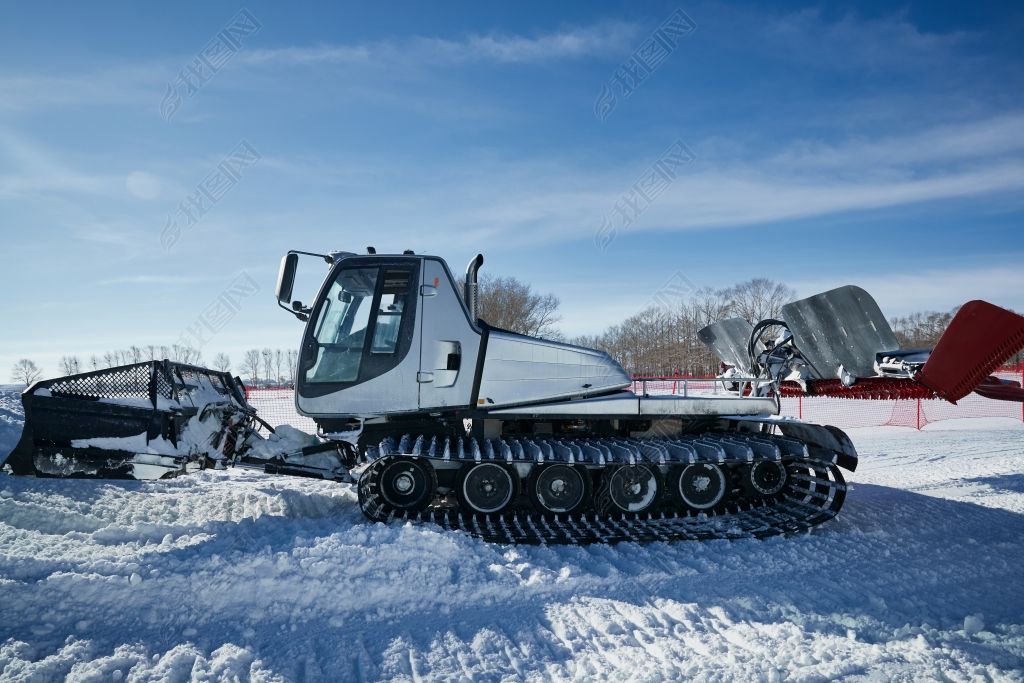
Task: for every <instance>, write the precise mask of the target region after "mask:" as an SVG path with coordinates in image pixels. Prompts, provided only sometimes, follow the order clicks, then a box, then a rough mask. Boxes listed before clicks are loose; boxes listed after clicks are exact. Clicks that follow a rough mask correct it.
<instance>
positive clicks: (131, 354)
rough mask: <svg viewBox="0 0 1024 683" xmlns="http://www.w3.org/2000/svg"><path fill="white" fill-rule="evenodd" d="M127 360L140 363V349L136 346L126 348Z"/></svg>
mask: <svg viewBox="0 0 1024 683" xmlns="http://www.w3.org/2000/svg"><path fill="white" fill-rule="evenodd" d="M128 362H129V363H141V362H142V349H141V348H139V347H138V346H132V347H130V348H129V349H128Z"/></svg>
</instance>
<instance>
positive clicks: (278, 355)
mask: <svg viewBox="0 0 1024 683" xmlns="http://www.w3.org/2000/svg"><path fill="white" fill-rule="evenodd" d="M283 365H284V351H282V350H281V349H274V377H275V378H276V381H277V382H278V384H283V383H284V374H283V373H282V372H281V371H282V370H283V369H284V368H283Z"/></svg>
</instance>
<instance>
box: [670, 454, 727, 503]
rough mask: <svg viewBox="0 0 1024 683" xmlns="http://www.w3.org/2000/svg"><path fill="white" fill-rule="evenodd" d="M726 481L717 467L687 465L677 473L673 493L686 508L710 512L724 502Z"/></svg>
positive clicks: (705, 464) (708, 464) (710, 465)
mask: <svg viewBox="0 0 1024 683" xmlns="http://www.w3.org/2000/svg"><path fill="white" fill-rule="evenodd" d="M728 481H729V479H728V477H727V476H726V474H725V471H724V470H723V469H722V468H721V467H719V466H718V465H714V464H712V463H700V464H696V465H687V466H686V467H684V468H683V469H681V470H678V472H677V477H676V479H675V491H674V493H675V495H676V496H677V497H678V498H679V500H680V501H681V502H682V503H683V505H685V506H686V507H688V508H691V509H693V510H700V511H705V510H710V509H711V508H713V507H715V506H716V505H718V504H720V503H721V502H722V501H723V500H725V496H726V494H727V493H728V491H729V487H728Z"/></svg>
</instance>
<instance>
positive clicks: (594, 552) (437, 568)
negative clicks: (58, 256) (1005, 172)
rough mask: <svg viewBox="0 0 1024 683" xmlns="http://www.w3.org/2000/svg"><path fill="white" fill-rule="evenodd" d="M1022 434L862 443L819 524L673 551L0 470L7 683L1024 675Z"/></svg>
mask: <svg viewBox="0 0 1024 683" xmlns="http://www.w3.org/2000/svg"><path fill="white" fill-rule="evenodd" d="M285 431H287V430H285ZM1021 434H1022V432H1021V431H1020V430H1017V431H1010V430H1005V431H986V432H935V433H929V432H924V433H917V432H914V431H912V430H899V429H880V430H874V431H873V432H872V433H871V434H868V435H865V436H863V437H859V438H856V443H857V445H858V447H859V448H860V450H861V453H862V456H863V457H862V460H861V463H860V467H859V468H858V471H857V472H856V473H855V474H854V475H852V476H851V480H852V490H851V492H850V495H849V497H848V499H847V503H846V506H845V507H844V509H843V512H842V513H841V514H840V515H839V517H838V518H837V519H836V520H834V521H832V522H829V523H827V524H825V525H823V526H822V527H820V528H818V529H816V530H815V531H813V532H811V533H808V534H802V535H800V536H796V537H792V538H771V539H767V540H764V541H755V540H744V541H735V542H728V541H714V542H707V543H677V544H672V545H668V544H663V543H652V544H648V545H636V544H620V545H616V546H586V547H565V546H559V547H507V546H498V545H492V544H488V543H485V542H482V541H479V540H477V539H474V538H471V537H469V536H467V535H465V534H461V533H456V532H445V531H442V530H440V529H438V528H436V527H433V526H431V525H415V524H393V525H387V526H385V525H381V524H373V523H370V522H367V521H366V520H365V519H364V518H363V516H362V515H361V513H360V512H359V508H358V505H357V502H356V495H355V492H354V491H353V489H352V487H349V486H345V485H339V484H335V483H331V482H326V481H321V480H313V479H302V478H287V477H269V476H265V475H260V474H257V473H256V472H254V471H252V470H227V471H212V470H205V471H203V472H200V473H198V474H195V475H190V476H185V477H179V478H177V479H172V480H161V481H152V482H113V481H95V480H46V479H34V478H30V477H25V478H18V477H10V476H4V475H0V604H2V605H4V617H3V620H2V624H0V630H2V634H3V635H2V637H0V679H3V680H54V679H62V678H65V677H68V678H70V679H72V680H82V679H88V680H117V679H121V680H141V679H172V680H181V679H188V678H190V677H193V678H199V679H203V680H223V679H227V680H231V679H234V678H239V679H242V680H245V679H248V678H251V679H252V680H268V681H269V680H381V679H387V680H400V681H412V680H418V679H427V678H430V677H438V678H443V679H448V680H484V681H491V680H502V679H504V680H535V681H546V680H566V679H573V680H606V679H613V680H663V679H674V680H680V679H689V678H699V679H721V680H732V679H743V680H747V679H765V680H773V679H774V680H784V679H794V680H810V681H817V680H831V679H835V678H838V677H850V678H855V679H857V678H859V679H872V680H892V679H944V678H949V679H954V680H963V679H974V678H978V679H996V680H1000V679H1001V680H1007V679H1009V680H1014V679H1019V678H1020V671H1021V662H1022V661H1024V581H1021V580H1020V568H1021V566H1024V545H1022V544H1021V542H1020V539H1021V538H1024V475H1022V474H1021V472H1022V471H1024V444H1022V441H1021ZM282 438H284V436H282ZM288 438H290V437H288Z"/></svg>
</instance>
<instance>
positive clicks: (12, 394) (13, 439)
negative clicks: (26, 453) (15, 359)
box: [0, 386, 25, 463]
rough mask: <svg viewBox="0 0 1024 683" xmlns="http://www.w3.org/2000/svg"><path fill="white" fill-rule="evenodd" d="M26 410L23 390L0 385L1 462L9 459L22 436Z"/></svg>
mask: <svg viewBox="0 0 1024 683" xmlns="http://www.w3.org/2000/svg"><path fill="white" fill-rule="evenodd" d="M24 424H25V412H24V410H23V409H22V406H21V391H20V390H18V389H12V388H10V387H6V386H5V387H0V463H3V461H4V460H6V459H7V456H8V455H9V454H10V452H11V451H12V450H14V447H15V446H16V445H17V444H18V439H20V438H21V428H22V426H23V425H24Z"/></svg>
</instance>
